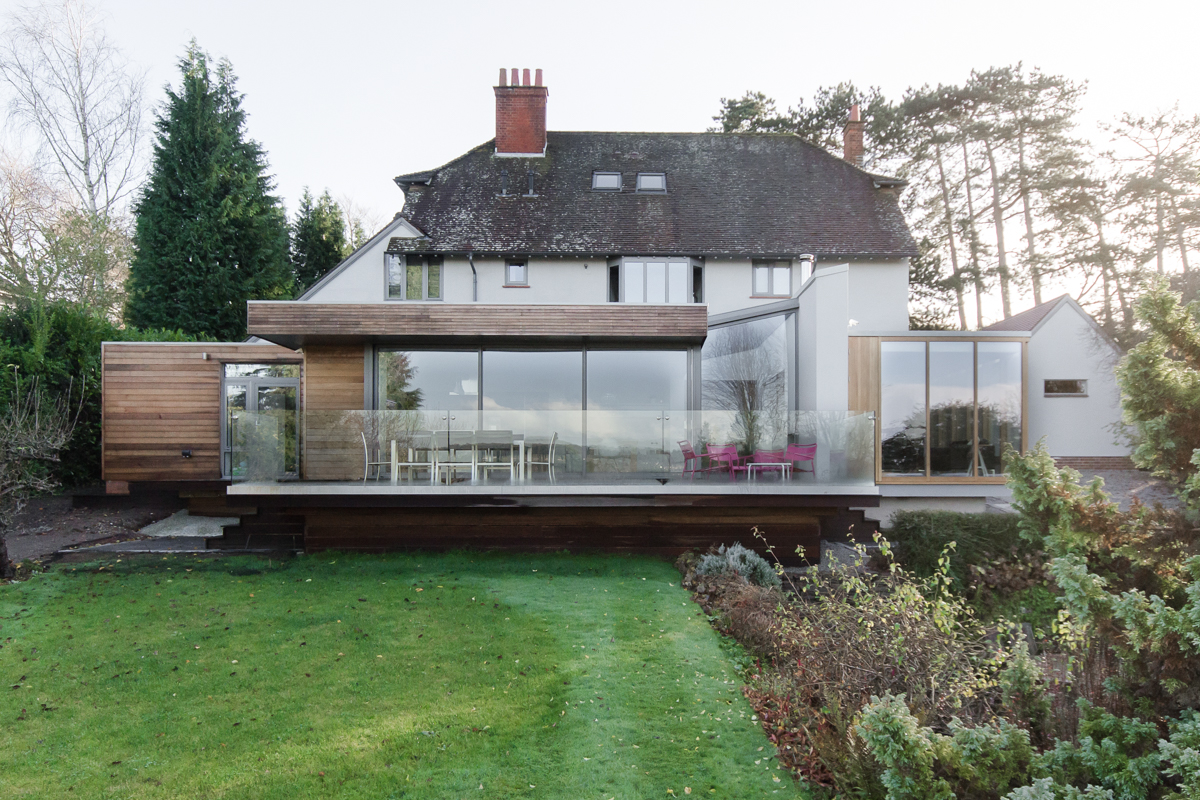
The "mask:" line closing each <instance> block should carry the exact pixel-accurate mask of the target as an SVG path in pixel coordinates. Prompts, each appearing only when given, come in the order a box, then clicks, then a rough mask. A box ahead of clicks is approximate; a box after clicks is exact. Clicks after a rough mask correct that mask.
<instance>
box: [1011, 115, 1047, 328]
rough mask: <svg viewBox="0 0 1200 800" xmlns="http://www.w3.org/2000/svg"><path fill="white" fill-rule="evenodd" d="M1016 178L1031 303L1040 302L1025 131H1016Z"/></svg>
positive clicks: (1040, 272)
mask: <svg viewBox="0 0 1200 800" xmlns="http://www.w3.org/2000/svg"><path fill="white" fill-rule="evenodd" d="M1017 178H1018V182H1019V186H1020V192H1021V205H1022V211H1023V212H1024V215H1025V243H1026V245H1027V252H1028V253H1029V281H1030V283H1032V284H1033V304H1034V305H1035V306H1040V305H1041V304H1042V271H1041V268H1040V267H1039V265H1038V257H1037V242H1036V240H1035V236H1034V232H1033V198H1032V197H1030V194H1031V192H1030V189H1029V176H1028V175H1027V174H1026V172H1025V133H1024V131H1020V130H1018V131H1017Z"/></svg>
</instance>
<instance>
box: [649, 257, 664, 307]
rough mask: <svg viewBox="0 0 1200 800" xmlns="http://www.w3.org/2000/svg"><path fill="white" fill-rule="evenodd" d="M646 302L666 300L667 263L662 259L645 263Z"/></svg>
mask: <svg viewBox="0 0 1200 800" xmlns="http://www.w3.org/2000/svg"><path fill="white" fill-rule="evenodd" d="M646 302H647V303H665V302H667V265H666V263H665V262H662V261H651V262H648V263H647V264H646Z"/></svg>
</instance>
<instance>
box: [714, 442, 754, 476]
mask: <svg viewBox="0 0 1200 800" xmlns="http://www.w3.org/2000/svg"><path fill="white" fill-rule="evenodd" d="M706 447H707V448H708V452H707V453H706V455H707V456H708V458H709V461H710V462H713V461H715V462H717V464H718V465H719V466H717V467H716V469H720V470H726V469H727V470H729V480H731V481H733V480H736V476H735V475H734V470H735V469H737V468H738V467H740V466H741V465H742V464H743V463H744V462H745V459H744V458H743V457H742V456H739V455H738V451H737V445H736V444H710V445H706Z"/></svg>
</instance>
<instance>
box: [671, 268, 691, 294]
mask: <svg viewBox="0 0 1200 800" xmlns="http://www.w3.org/2000/svg"><path fill="white" fill-rule="evenodd" d="M667 269H668V270H669V274H668V276H667V278H668V287H667V302H668V303H686V302H687V301H688V298H687V276H688V270H689V269H691V265H689V264H688V263H686V262H684V261H672V262H671V263H670V264H668V265H667Z"/></svg>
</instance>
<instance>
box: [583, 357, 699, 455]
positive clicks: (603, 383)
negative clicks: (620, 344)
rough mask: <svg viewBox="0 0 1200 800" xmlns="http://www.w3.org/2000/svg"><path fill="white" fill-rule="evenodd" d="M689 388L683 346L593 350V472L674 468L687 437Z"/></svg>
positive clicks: (589, 383) (590, 427)
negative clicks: (670, 348) (681, 443)
mask: <svg viewBox="0 0 1200 800" xmlns="http://www.w3.org/2000/svg"><path fill="white" fill-rule="evenodd" d="M687 388H688V358H687V352H686V351H684V350H589V351H588V354H587V407H588V413H587V445H588V453H587V468H588V472H647V471H663V470H669V469H671V464H672V454H673V453H675V452H677V450H678V448H677V447H676V442H678V441H679V440H680V439H683V438H685V437H686V435H687V414H686V413H684V411H683V410H684V409H686V408H687V407H688V403H687ZM678 460H679V459H678V457H675V463H676V465H677V464H678Z"/></svg>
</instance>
